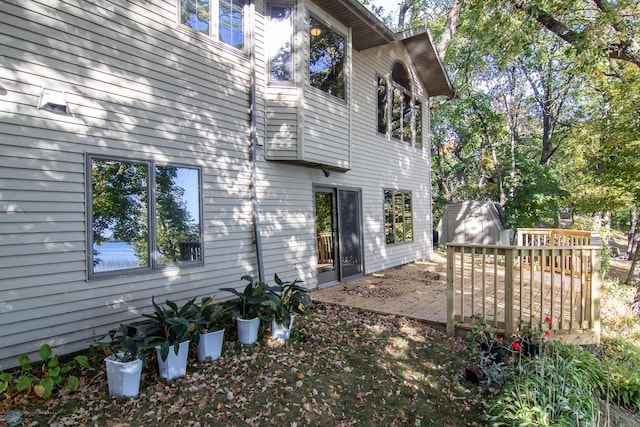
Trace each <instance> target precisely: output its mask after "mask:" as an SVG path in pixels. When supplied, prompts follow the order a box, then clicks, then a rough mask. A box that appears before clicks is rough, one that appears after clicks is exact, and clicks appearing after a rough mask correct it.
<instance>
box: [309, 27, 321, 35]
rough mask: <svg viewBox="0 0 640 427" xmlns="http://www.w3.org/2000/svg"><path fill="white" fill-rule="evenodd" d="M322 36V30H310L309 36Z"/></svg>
mask: <svg viewBox="0 0 640 427" xmlns="http://www.w3.org/2000/svg"><path fill="white" fill-rule="evenodd" d="M320 34H322V30H321V29H320V28H311V36H313V37H318V36H319V35H320Z"/></svg>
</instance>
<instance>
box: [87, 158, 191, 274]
mask: <svg viewBox="0 0 640 427" xmlns="http://www.w3.org/2000/svg"><path fill="white" fill-rule="evenodd" d="M150 171H152V172H153V173H150ZM154 179H155V193H154V194H150V193H149V191H148V189H149V188H151V182H152V180H154ZM187 193H188V194H189V197H186V194H187ZM199 194H200V171H199V170H198V169H193V168H184V167H177V166H157V167H155V168H153V169H150V165H149V164H148V163H145V162H132V161H123V160H107V159H92V162H91V208H92V230H91V233H92V267H93V272H108V271H114V270H121V269H129V268H136V267H137V268H139V267H143V268H149V267H153V266H161V265H165V264H171V263H176V262H185V261H201V260H202V255H201V251H200V247H201V246H200V245H201V232H200V197H199ZM150 207H152V212H153V213H154V217H153V225H151V226H150V225H149V210H150ZM150 230H153V233H152V232H151V231H150ZM151 242H155V251H154V253H153V255H154V259H153V260H152V259H151V253H150V250H149V247H150V243H151ZM109 243H111V244H114V243H118V244H119V246H118V247H119V249H118V251H113V250H112V249H109V250H107V246H108V244H109ZM127 248H128V249H127ZM123 257H124V258H127V259H126V260H125V261H122V258H123ZM132 260H133V261H132Z"/></svg>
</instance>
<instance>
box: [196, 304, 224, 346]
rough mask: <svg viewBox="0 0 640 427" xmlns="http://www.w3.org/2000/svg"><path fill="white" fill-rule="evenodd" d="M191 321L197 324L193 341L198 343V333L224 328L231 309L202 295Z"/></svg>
mask: <svg viewBox="0 0 640 427" xmlns="http://www.w3.org/2000/svg"><path fill="white" fill-rule="evenodd" d="M197 307H198V310H197V311H196V313H195V315H194V318H193V321H194V323H195V324H196V325H197V327H196V331H195V332H194V334H193V341H194V342H196V343H198V342H199V341H200V335H201V334H206V333H209V332H215V331H220V330H222V329H225V327H226V326H227V325H228V324H229V322H230V320H231V310H230V309H229V308H227V307H225V306H224V305H222V304H218V303H216V301H215V300H214V299H213V298H211V297H204V298H202V301H201V302H200V305H198V306H197Z"/></svg>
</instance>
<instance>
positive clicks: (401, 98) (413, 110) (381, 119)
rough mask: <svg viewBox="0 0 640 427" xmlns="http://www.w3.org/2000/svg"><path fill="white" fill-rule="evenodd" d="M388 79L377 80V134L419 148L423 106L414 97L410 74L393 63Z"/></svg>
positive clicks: (401, 66) (400, 65)
mask: <svg viewBox="0 0 640 427" xmlns="http://www.w3.org/2000/svg"><path fill="white" fill-rule="evenodd" d="M390 77H391V78H390V80H389V81H387V79H385V78H383V77H379V78H378V125H377V128H378V132H379V133H383V134H385V135H387V132H389V134H388V136H390V137H391V138H393V139H397V140H399V141H403V142H407V143H409V144H415V146H416V147H422V104H421V102H420V100H418V99H417V97H415V96H414V95H413V92H412V87H411V85H412V83H411V82H412V80H411V76H410V75H409V71H408V70H407V68H406V67H405V66H404V65H403V64H401V63H400V62H396V63H394V64H393V67H392V69H391V76H390Z"/></svg>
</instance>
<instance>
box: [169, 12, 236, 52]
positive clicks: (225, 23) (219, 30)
mask: <svg viewBox="0 0 640 427" xmlns="http://www.w3.org/2000/svg"><path fill="white" fill-rule="evenodd" d="M247 5H248V1H247V0H180V1H179V2H178V15H179V19H180V23H181V24H183V25H186V26H188V27H190V28H192V29H194V30H195V31H198V32H199V33H202V34H206V35H208V36H210V37H214V38H216V39H217V40H220V41H221V42H223V43H226V44H228V45H229V46H233V47H235V48H238V49H242V48H243V47H244V24H245V16H246V14H247Z"/></svg>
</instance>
